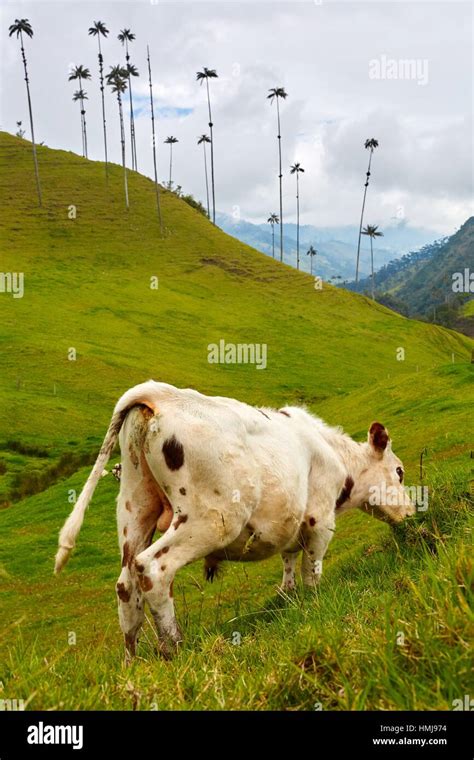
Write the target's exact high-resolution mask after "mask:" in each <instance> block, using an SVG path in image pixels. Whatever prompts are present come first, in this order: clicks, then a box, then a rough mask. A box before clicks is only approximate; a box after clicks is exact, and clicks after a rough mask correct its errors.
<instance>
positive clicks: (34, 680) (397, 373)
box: [0, 133, 473, 709]
mask: <svg viewBox="0 0 474 760" xmlns="http://www.w3.org/2000/svg"><path fill="white" fill-rule="evenodd" d="M39 163H40V171H41V178H42V184H43V190H44V207H43V208H42V209H39V208H38V207H37V206H36V205H35V196H34V182H33V177H32V159H31V151H30V145H29V143H27V142H25V141H22V140H20V139H18V138H14V137H11V136H10V135H6V134H5V133H1V134H0V189H1V199H2V221H1V225H2V227H1V239H0V245H1V248H2V268H3V270H4V271H6V272H9V271H10V272H23V273H24V277H25V292H24V297H23V298H18V299H15V298H13V297H12V295H11V294H10V293H0V325H1V327H0V337H1V341H2V351H1V376H0V398H1V404H0V423H1V430H2V434H1V438H2V440H1V441H0V501H3V503H4V505H5V508H4V509H3V510H2V511H0V530H1V532H2V544H1V547H0V578H1V581H2V587H3V589H2V592H3V593H2V613H3V614H2V615H1V623H0V625H1V626H2V628H3V631H2V633H3V634H6V635H2V639H3V645H2V644H1V643H0V647H1V646H3V647H4V649H3V650H2V654H1V656H0V662H2V663H3V664H2V665H1V666H0V698H2V697H3V696H6V697H7V698H8V695H9V694H10V696H14V697H16V698H21V697H23V698H24V699H25V700H29V702H28V704H29V706H31V707H32V708H37V709H39V708H56V709H58V708H64V709H65V708H72V709H75V708H102V709H107V708H119V707H121V708H134V707H135V708H141V709H153V705H154V704H155V703H156V706H157V708H158V709H167V708H184V709H192V708H206V707H207V708H209V709H214V708H215V709H219V708H234V709H239V708H240V709H241V708H253V709H269V708H275V709H280V708H288V709H296V708H305V709H314V704H315V703H316V702H321V703H322V705H323V709H332V708H351V709H366V708H372V709H374V708H375V709H377V708H394V707H398V708H400V709H403V708H408V707H415V708H416V707H421V708H427V709H428V708H430V709H431V708H436V707H439V708H447V709H449V705H450V703H451V701H452V699H453V698H456V697H457V696H458V692H459V694H462V695H463V694H465V693H469V688H468V685H467V683H466V681H467V678H468V672H469V670H468V661H467V653H466V651H465V649H464V644H463V642H464V640H465V638H466V636H467V626H468V624H469V619H468V616H467V614H466V603H467V602H466V594H467V591H466V589H467V586H466V584H467V582H468V581H467V578H468V573H469V567H470V566H469V563H468V558H467V549H466V546H467V542H468V537H469V536H468V533H467V531H468V523H467V502H468V500H469V495H468V492H467V485H466V483H467V480H468V477H469V472H470V459H469V455H470V448H469V445H470V443H469V431H468V425H467V413H468V408H469V402H470V401H471V400H472V375H473V367H472V365H471V364H470V363H469V362H470V354H471V350H472V346H473V343H472V341H470V340H469V339H468V338H465V337H464V336H461V335H459V334H457V333H455V332H452V331H448V330H445V329H443V328H440V327H437V326H434V325H427V324H423V323H420V322H416V321H411V320H408V319H405V318H404V317H401V316H400V315H398V314H396V313H394V312H392V311H390V310H388V309H386V308H384V307H382V306H380V305H379V304H376V303H375V304H374V303H372V302H371V301H370V300H369V299H367V298H365V297H364V296H358V295H356V294H353V293H349V292H347V291H344V290H341V289H336V288H333V287H331V286H329V285H327V284H326V283H324V286H323V288H322V290H317V289H315V287H314V283H313V280H312V279H311V278H310V277H309V276H307V275H303V274H300V273H298V272H296V271H294V270H293V269H291V268H289V267H286V266H282V265H280V264H278V263H276V262H274V261H272V260H270V259H269V258H268V257H266V256H264V255H263V254H259V253H257V252H256V251H254V250H252V249H251V248H249V247H247V246H245V245H243V244H242V243H240V242H238V241H237V240H235V239H233V238H231V237H229V236H227V235H225V234H224V233H223V232H221V231H220V230H219V229H217V228H214V227H213V226H212V225H211V224H210V223H209V221H208V220H207V219H206V218H204V217H203V216H202V215H200V214H199V213H198V212H196V211H195V210H194V209H192V208H191V207H190V206H188V205H187V204H186V203H184V202H183V201H181V200H180V199H178V198H177V197H176V196H174V195H173V194H172V193H169V192H163V195H162V206H163V216H164V220H165V228H166V231H165V236H164V238H160V235H159V227H158V223H157V219H156V211H155V206H154V203H155V197H154V188H153V184H152V183H151V182H150V181H149V180H148V179H146V178H144V177H143V176H140V175H138V174H135V173H132V172H130V174H129V179H130V211H129V212H128V213H127V212H126V211H125V210H124V206H123V198H122V170H121V168H120V167H118V166H112V167H111V179H110V184H109V188H108V191H107V190H106V187H105V182H104V171H103V165H102V164H100V163H93V162H90V161H87V160H85V159H82V158H79V157H78V156H76V155H74V154H71V153H66V152H63V151H54V150H50V149H48V148H39ZM71 206H75V207H76V209H77V218H76V219H70V218H68V213H69V211H70V207H71ZM153 277H158V278H159V287H158V289H157V290H154V289H151V288H150V280H151V278H153ZM221 339H224V340H225V341H226V342H233V343H264V344H266V345H267V346H268V366H267V368H266V369H265V370H258V369H256V368H255V367H254V366H252V365H216V364H209V363H208V360H207V359H208V350H207V347H208V344H210V343H217V342H218V341H219V340H221ZM71 348H73V349H75V351H76V352H77V357H76V360H75V361H69V360H68V352H70V349H71ZM400 349H403V350H404V358H403V360H399V359H400ZM149 377H153V378H154V379H157V380H163V381H167V382H171V383H174V384H177V385H182V386H192V387H195V388H198V389H199V390H201V391H202V392H205V393H211V394H212V393H218V394H226V395H232V396H234V397H237V398H240V399H241V400H244V401H248V402H249V403H255V404H265V405H281V404H283V403H299V402H301V403H305V404H307V405H308V407H309V408H310V409H311V410H312V411H314V412H316V413H318V414H320V415H321V416H322V417H324V418H325V419H327V420H328V421H329V422H331V423H335V424H336V423H337V424H342V425H344V426H345V428H346V429H347V431H348V432H349V433H351V434H353V435H355V436H358V437H360V438H363V437H365V435H366V430H367V428H368V426H369V424H370V422H371V421H372V420H374V419H377V418H379V419H381V420H382V421H383V422H385V423H386V424H387V426H388V427H389V429H390V431H391V433H392V436H393V438H394V448H395V450H396V451H397V453H399V454H400V456H401V457H402V458H403V459H404V461H405V464H406V469H407V482H409V483H416V482H418V480H417V479H418V477H419V472H418V470H419V465H418V459H419V455H420V451H421V450H422V449H423V448H424V447H426V448H427V455H426V457H425V465H426V467H425V480H424V483H427V484H429V486H430V488H431V489H432V490H431V493H432V499H431V505H430V509H429V512H428V514H426V515H423V516H422V517H421V518H420V521H419V522H416V523H415V524H414V525H413V526H411V527H407V528H403V529H401V530H399V531H397V533H393V532H392V531H390V530H389V529H388V528H387V527H386V526H383V525H381V524H379V523H376V522H375V521H373V520H371V519H370V518H368V517H367V516H365V515H362V514H354V515H352V514H350V515H348V516H347V517H344V518H342V519H341V520H340V522H339V525H338V530H337V536H336V538H335V540H334V542H333V543H332V545H331V548H330V552H329V554H328V560H327V563H326V575H325V578H324V581H323V583H322V586H321V590H320V593H319V594H318V596H317V598H316V599H314V598H308V597H304V596H303V595H300V596H298V597H296V598H295V599H294V600H286V601H285V600H281V599H280V598H279V597H277V598H275V586H276V584H277V583H278V582H279V579H280V567H279V560H278V558H276V559H274V560H271V561H269V562H267V563H263V564H258V565H254V566H245V567H241V566H238V565H235V566H229V568H228V569H227V571H226V573H225V576H224V578H223V580H222V581H220V582H219V583H218V584H217V585H216V584H214V585H213V586H210V587H207V588H204V586H203V583H202V580H201V569H200V567H199V566H197V565H193V566H191V567H190V568H186V570H185V571H184V572H182V573H180V575H179V576H178V581H177V584H176V588H177V593H176V594H175V595H176V601H177V607H178V614H179V617H180V619H181V621H182V622H183V624H184V627H185V628H186V629H187V639H186V643H185V645H184V646H183V648H182V651H181V652H180V654H179V655H178V657H177V658H176V660H175V661H174V662H173V663H171V664H170V663H163V662H161V661H159V660H156V659H155V658H154V657H153V633H152V630H151V628H150V627H148V628H147V632H146V640H145V641H144V642H143V643H142V645H141V650H140V653H141V654H142V655H143V656H144V657H145V658H146V659H145V660H139V661H137V663H135V664H134V665H133V667H132V668H131V669H130V670H129V671H127V670H125V669H124V668H123V666H122V663H121V641H120V634H119V628H118V623H117V620H116V610H115V598H114V582H115V579H116V576H117V575H118V571H119V568H118V564H119V563H118V552H117V549H116V545H115V544H116V538H115V525H114V499H115V496H116V493H117V487H116V484H115V483H114V482H112V481H111V479H110V478H109V477H107V478H105V479H104V480H103V481H102V482H101V483H100V484H99V487H98V489H97V492H96V495H95V497H94V500H93V503H92V505H91V508H90V510H89V512H88V515H87V518H86V522H85V527H84V530H83V532H82V534H81V536H80V539H79V545H78V548H77V550H76V552H75V555H74V557H73V559H72V560H71V563H70V565H69V566H68V568H67V570H66V571H65V574H64V576H62V577H61V578H59V579H55V578H53V577H52V575H51V571H52V558H53V555H54V550H55V545H56V541H57V531H58V529H59V528H60V526H61V524H62V522H63V519H64V518H65V516H66V515H67V514H68V512H69V510H70V507H71V505H70V503H69V502H68V494H69V489H76V490H79V489H80V487H81V485H82V483H83V481H84V479H85V477H86V476H87V472H88V468H87V467H85V466H84V465H85V464H86V462H88V461H90V458H91V457H92V456H93V455H94V454H95V453H96V451H97V447H98V445H99V443H100V441H101V440H102V437H103V434H104V432H105V429H106V426H107V424H108V421H109V419H110V415H111V411H112V408H113V405H114V403H115V401H116V399H117V398H118V396H119V395H120V394H121V393H122V392H123V391H124V390H125V389H126V388H127V387H129V386H131V385H133V384H135V383H137V382H141V381H143V380H145V379H148V378H149ZM118 456H119V455H117V458H118ZM117 458H116V459H115V461H117ZM78 468H80V469H78ZM380 578H383V579H384V584H383V587H382V588H381V583H380ZM446 594H449V599H450V603H449V604H448V605H446V604H445V601H444V600H445V597H446ZM428 600H432V601H431V602H429V601H428ZM430 604H431V605H432V607H431V610H432V613H430V614H428V611H427V605H430ZM399 631H404V634H405V636H406V640H407V644H406V646H403V647H401V646H400V645H399V644H397V632H399ZM71 632H74V634H75V635H76V643H75V644H73V645H70V644H68V636H69V635H70V633H71ZM235 632H237V633H239V634H240V640H241V643H240V644H239V645H238V646H237V645H234V644H233V643H232V640H233V634H234V633H235ZM69 638H71V637H70V636H69ZM348 642H350V643H349V645H348ZM422 642H423V645H422ZM443 642H444V643H443ZM441 645H443V646H444V645H446V652H445V654H444V655H443V656H442V657H439V655H438V654H436V655H435V652H437V648H438V649H439V647H440V646H441ZM4 653H6V654H4ZM158 687H159V688H158ZM2 690H3V693H2ZM13 691H14V695H13Z"/></svg>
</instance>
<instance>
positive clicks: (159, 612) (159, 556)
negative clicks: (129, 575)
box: [135, 509, 242, 657]
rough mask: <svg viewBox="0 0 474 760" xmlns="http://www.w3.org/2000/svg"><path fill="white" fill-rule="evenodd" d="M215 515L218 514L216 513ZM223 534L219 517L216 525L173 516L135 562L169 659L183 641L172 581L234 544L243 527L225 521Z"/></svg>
mask: <svg viewBox="0 0 474 760" xmlns="http://www.w3.org/2000/svg"><path fill="white" fill-rule="evenodd" d="M214 514H220V512H217V510H216V511H215V512H214ZM225 526H226V528H225V531H223V522H222V521H221V516H219V517H218V521H217V524H216V522H215V520H213V519H212V517H207V518H206V517H205V516H204V515H203V514H202V513H201V515H200V516H199V517H197V516H194V518H193V516H192V509H191V515H188V514H187V513H186V514H183V513H180V514H176V513H175V515H174V519H173V522H172V523H171V525H170V527H169V528H168V530H167V531H166V533H165V534H164V535H163V536H161V538H159V539H158V541H155V542H154V543H153V544H152V546H150V547H149V548H148V549H146V550H145V551H143V552H142V553H141V554H139V555H138V557H137V558H136V560H135V563H136V569H137V572H138V574H139V577H140V585H141V588H142V590H143V592H144V594H145V598H146V601H147V602H148V604H149V606H150V610H151V613H152V615H153V619H154V621H155V625H156V629H157V632H158V636H159V638H160V642H161V652H162V654H163V655H164V656H165V657H170V656H171V655H172V654H173V653H174V651H175V650H176V647H177V645H178V644H179V642H180V641H182V634H181V631H180V628H179V626H178V623H177V621H176V617H175V611H174V602H173V580H174V577H175V575H176V573H177V571H178V570H179V569H180V568H181V567H184V565H187V564H189V563H190V562H193V561H194V560H197V559H202V558H203V557H206V556H207V555H208V554H210V553H211V552H212V551H215V550H217V549H221V548H222V547H224V546H225V545H226V544H228V543H230V542H231V541H233V540H234V539H235V538H237V536H238V535H239V533H240V532H241V530H242V523H239V521H238V520H236V519H232V517H228V519H226V520H225Z"/></svg>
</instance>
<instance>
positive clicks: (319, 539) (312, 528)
mask: <svg viewBox="0 0 474 760" xmlns="http://www.w3.org/2000/svg"><path fill="white" fill-rule="evenodd" d="M335 527H336V520H335V516H334V514H331V515H326V516H324V517H320V518H319V520H318V519H317V518H316V517H315V516H311V515H310V516H309V518H308V519H307V520H306V523H305V526H304V529H303V532H302V533H303V562H302V565H301V575H302V578H303V583H304V584H305V586H310V587H312V588H314V587H315V586H317V585H318V583H319V581H320V580H321V575H322V572H323V558H324V555H325V554H326V549H327V548H328V544H329V542H330V540H331V538H332V537H333V535H334V529H335Z"/></svg>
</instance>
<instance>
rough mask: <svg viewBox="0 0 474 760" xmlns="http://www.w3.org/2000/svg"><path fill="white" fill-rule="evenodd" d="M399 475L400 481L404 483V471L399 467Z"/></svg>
mask: <svg viewBox="0 0 474 760" xmlns="http://www.w3.org/2000/svg"><path fill="white" fill-rule="evenodd" d="M397 475H398V478H399V480H400V483H403V470H402V468H401V467H397Z"/></svg>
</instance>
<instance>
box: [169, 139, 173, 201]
mask: <svg viewBox="0 0 474 760" xmlns="http://www.w3.org/2000/svg"><path fill="white" fill-rule="evenodd" d="M172 170H173V143H170V181H169V188H170V190H171V172H172Z"/></svg>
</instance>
